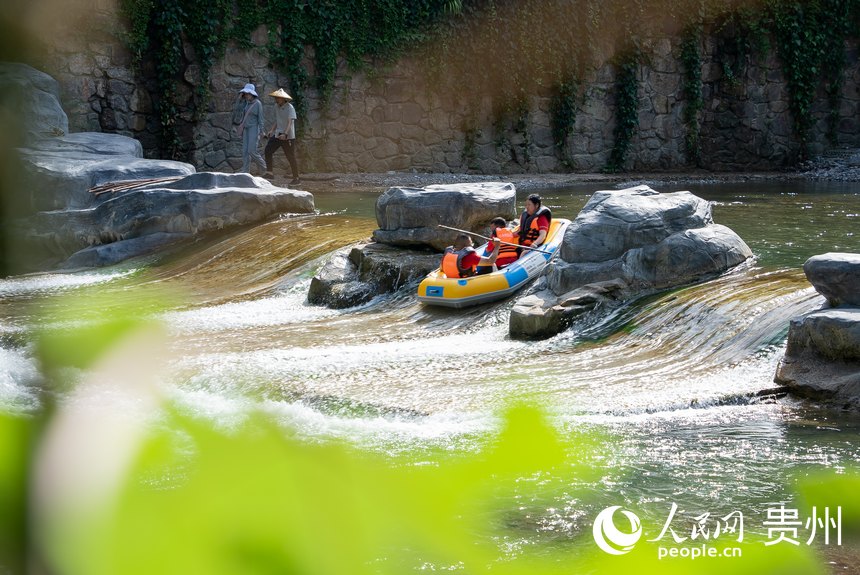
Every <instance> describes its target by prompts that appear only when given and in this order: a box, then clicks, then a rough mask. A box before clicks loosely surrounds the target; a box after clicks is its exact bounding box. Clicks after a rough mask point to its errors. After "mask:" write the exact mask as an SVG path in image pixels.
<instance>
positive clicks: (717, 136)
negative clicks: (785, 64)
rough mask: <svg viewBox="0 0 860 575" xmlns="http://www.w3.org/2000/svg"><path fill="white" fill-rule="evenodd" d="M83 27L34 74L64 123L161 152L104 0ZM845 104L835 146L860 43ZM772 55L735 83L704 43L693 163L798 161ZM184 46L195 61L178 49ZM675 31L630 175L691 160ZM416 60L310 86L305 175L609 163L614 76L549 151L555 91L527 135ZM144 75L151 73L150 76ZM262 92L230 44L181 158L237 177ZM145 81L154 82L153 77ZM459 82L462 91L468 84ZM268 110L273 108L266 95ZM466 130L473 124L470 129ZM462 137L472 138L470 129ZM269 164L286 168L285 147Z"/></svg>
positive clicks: (732, 165)
mask: <svg viewBox="0 0 860 575" xmlns="http://www.w3.org/2000/svg"><path fill="white" fill-rule="evenodd" d="M87 23H88V24H87V26H86V27H79V26H63V27H62V28H59V29H58V30H56V31H55V32H54V33H53V34H52V35H51V37H50V39H49V42H48V46H47V51H46V54H45V57H44V65H42V66H41V67H42V69H44V70H45V71H46V72H48V73H49V74H51V75H52V76H54V77H55V78H56V79H57V80H58V81H59V83H60V85H61V90H62V96H63V105H64V107H65V109H66V110H67V112H68V115H69V123H70V126H71V129H72V130H73V131H82V130H96V131H106V132H117V133H120V134H124V135H128V136H132V137H135V138H137V139H139V140H140V141H141V143H142V144H143V147H144V150H145V154H146V155H147V156H149V157H155V156H157V154H158V120H157V116H156V112H155V108H154V103H153V96H152V93H151V92H150V89H151V85H147V83H146V82H144V81H142V80H140V77H141V76H147V74H149V72H151V70H143V71H142V72H143V74H138V75H135V74H134V73H133V72H132V70H131V69H130V64H131V57H130V55H129V54H128V53H127V51H126V50H125V49H124V48H123V46H122V44H121V42H120V41H119V40H118V38H117V35H116V30H118V29H120V25H119V24H118V23H117V22H116V17H115V15H114V13H113V12H112V8H111V5H110V3H109V2H102V3H101V5H100V6H97V7H96V9H95V10H93V11H91V12H90V13H89V14H88V20H87ZM266 36H267V35H266V30H265V29H263V28H260V29H258V30H257V31H255V33H254V34H253V37H252V42H253V43H254V44H255V45H256V46H263V45H264V44H265V41H266ZM846 50H847V51H848V62H849V69H848V70H847V71H846V75H845V83H844V88H843V100H842V104H841V108H840V110H839V131H838V144H840V145H846V146H857V145H860V94H858V85H860V65H858V58H857V46H856V45H851V46H849V47H846ZM774 52H775V51H772V53H771V54H770V55H768V56H767V57H764V58H761V59H759V58H756V57H752V58H751V60H750V61H749V62H748V63H747V65H746V66H745V67H744V71H743V74H742V75H741V76H740V77H739V78H738V79H737V80H736V81H734V82H729V81H727V80H726V78H725V76H724V73H723V63H722V62H721V61H720V60H719V58H720V55H719V54H718V50H717V46H716V42H715V41H714V40H712V39H708V40H706V42H705V45H704V50H703V53H704V58H703V60H704V66H703V96H704V108H703V110H702V112H701V147H702V163H703V166H702V167H705V168H708V169H713V170H752V169H774V168H779V167H782V166H785V165H789V164H791V163H793V162H794V161H795V160H796V156H797V152H798V149H799V148H798V144H797V142H796V141H795V140H794V137H793V128H792V118H791V114H790V112H789V102H788V94H787V90H786V85H785V78H784V76H783V73H782V70H781V66H780V64H779V61H778V59H777V56H776V54H775V53H774ZM186 53H187V55H188V56H192V55H193V54H192V51H191V49H190V48H187V50H186ZM679 53H680V49H679V41H678V39H660V40H656V41H654V42H651V45H650V51H649V54H648V58H647V62H646V63H645V64H644V65H642V67H641V68H640V70H639V73H638V79H639V125H638V130H637V132H636V134H635V135H634V137H633V140H632V143H631V148H630V152H629V154H628V161H627V164H626V166H625V168H626V169H630V170H639V171H646V170H671V169H684V168H689V167H691V162H690V160H689V159H688V158H687V154H686V152H685V144H684V140H685V135H686V130H687V128H686V126H685V125H684V122H683V110H684V106H685V101H684V97H683V93H682V89H683V88H682V86H683V69H682V66H681V63H680V61H679ZM425 72H426V71H425V70H422V68H421V65H420V63H419V62H416V61H412V60H410V59H408V58H407V59H403V60H401V61H400V62H398V63H397V64H395V65H393V66H390V67H386V68H385V69H377V70H374V71H373V74H372V78H371V77H369V76H368V74H365V73H354V74H351V73H349V72H348V70H346V68H345V66H343V65H342V66H341V69H340V70H339V73H338V76H337V78H336V81H335V88H334V91H333V94H332V96H331V99H330V101H329V103H328V104H327V106H325V107H323V105H322V103H321V99H320V97H319V95H318V94H316V93H315V92H314V91H313V90H308V92H307V94H306V96H307V110H308V114H307V117H306V118H305V119H303V120H301V126H300V128H301V138H300V146H299V162H300V168H301V171H302V172H303V173H307V172H386V171H391V170H397V171H400V170H417V171H434V172H466V171H478V172H485V173H519V172H564V171H582V172H590V171H599V170H601V169H602V168H603V167H604V166H605V165H606V162H607V160H608V158H609V155H610V153H611V150H612V146H613V143H614V137H613V131H614V128H615V122H616V109H615V70H614V68H613V67H612V66H611V65H610V64H608V63H604V64H602V65H598V66H596V67H595V68H594V69H592V70H591V71H590V72H589V73H588V74H587V76H586V77H585V78H584V83H583V87H582V89H581V90H580V92H581V94H580V99H579V110H578V113H577V118H576V124H575V127H574V131H573V134H572V136H571V137H570V139H569V141H568V149H567V151H566V152H565V153H564V154H560V153H559V151H558V150H557V149H556V147H555V146H554V145H553V139H552V129H551V116H550V111H549V110H550V101H551V98H550V94H548V93H545V91H541V90H540V89H537V87H536V89H535V91H534V95H533V96H532V98H531V99H530V101H529V106H530V108H529V116H528V123H527V126H528V127H527V132H526V133H525V134H523V133H517V132H514V131H513V130H510V129H504V130H501V131H498V130H496V129H494V125H493V118H492V116H491V112H490V109H491V102H490V100H489V99H488V98H487V99H485V100H484V101H483V104H482V105H481V106H480V109H479V110H478V111H477V112H475V111H473V110H472V109H470V107H469V106H467V105H466V104H465V101H461V100H458V98H457V97H456V95H450V94H446V95H445V98H440V97H439V96H438V95H435V94H433V91H432V89H430V88H431V84H430V80H428V77H427V74H426V73H425ZM198 75H199V70H198V69H197V68H196V66H194V65H191V66H189V67H188V68H187V70H186V73H185V75H184V78H185V81H184V82H180V85H179V86H178V92H179V95H180V101H181V102H187V101H190V99H191V96H192V93H193V90H194V87H195V82H196V79H195V78H196V77H197V76H198ZM150 77H151V75H150ZM249 79H250V80H251V81H252V82H254V83H255V84H257V89H258V92H260V93H261V94H264V93H268V92H271V91H273V90H275V89H276V88H277V87H279V86H284V87H286V88H287V89H288V90H289V82H288V78H286V77H284V76H282V75H281V74H279V73H278V72H277V71H276V70H274V69H273V67H271V66H270V65H269V63H268V62H267V60H266V58H265V56H264V55H263V50H262V49H251V50H243V49H239V48H237V47H235V46H230V47H229V48H228V49H227V52H226V54H225V56H224V58H222V59H221V60H220V61H219V62H218V63H217V64H216V66H215V69H214V70H213V79H212V86H211V87H212V94H213V96H212V100H211V103H210V105H209V110H208V111H207V113H205V114H204V116H203V118H202V119H201V120H200V121H199V122H198V123H197V124H196V126H195V125H194V124H193V123H192V122H191V120H192V118H191V111H190V110H187V111H186V112H184V113H183V115H182V117H181V118H178V119H177V125H178V126H179V128H180V130H179V131H180V137H181V138H182V139H184V141H185V143H186V144H187V147H188V149H189V150H190V152H189V155H188V157H187V158H180V159H184V160H186V161H189V162H191V163H193V164H194V165H195V166H196V167H197V168H198V170H216V171H228V172H229V171H235V170H236V169H237V168H238V167H239V166H240V164H241V161H240V157H239V156H240V150H241V145H240V142H239V141H238V139H236V138H235V137H232V135H231V127H232V124H231V115H232V114H231V111H232V107H233V104H234V101H235V97H236V92H237V91H238V89H239V88H240V87H241V86H242V85H243V84H244V83H245V82H246V81H248V80H249ZM150 84H151V82H150ZM463 89H464V90H467V89H468V86H464V87H463ZM263 101H264V103H265V105H266V115H267V117H268V118H272V116H273V114H272V107H273V105H274V104H273V102H272V100H271V99H270V98H266V97H264V98H263ZM815 115H816V118H817V122H816V123H815V125H814V127H813V129H812V132H811V140H812V145H811V151H812V153H813V154H815V153H818V152H822V151H824V150H825V149H826V148H827V147H828V146H829V145H830V144H829V143H828V142H827V139H826V137H825V134H826V128H827V126H826V116H827V108H826V97H825V96H824V94H823V91H822V93H821V94H820V95H819V98H818V99H817V101H816V104H815ZM466 126H473V128H474V130H473V131H471V132H470V131H468V130H467V129H466V128H465V127H466ZM467 136H468V137H467ZM276 169H277V170H278V171H279V173H280V174H286V173H287V171H288V167H287V165H286V161H285V159H284V158H283V154H282V153H281V152H278V154H277V155H276Z"/></svg>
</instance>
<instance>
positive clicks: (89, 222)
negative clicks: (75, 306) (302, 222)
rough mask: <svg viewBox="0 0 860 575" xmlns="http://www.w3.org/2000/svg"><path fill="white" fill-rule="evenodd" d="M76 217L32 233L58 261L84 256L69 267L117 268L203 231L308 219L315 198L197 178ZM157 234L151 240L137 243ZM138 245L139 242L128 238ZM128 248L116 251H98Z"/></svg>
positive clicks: (144, 189) (107, 198) (39, 224)
mask: <svg viewBox="0 0 860 575" xmlns="http://www.w3.org/2000/svg"><path fill="white" fill-rule="evenodd" d="M98 202H99V203H98V204H97V205H96V206H94V207H91V208H89V209H85V210H74V211H73V212H70V213H67V212H42V213H40V214H38V215H37V216H35V217H34V218H31V219H30V220H29V222H28V223H29V226H30V229H31V230H32V231H31V233H32V234H34V235H35V236H37V237H38V238H39V241H40V242H41V243H42V245H43V247H45V248H47V249H49V250H52V251H53V252H54V253H55V255H56V256H57V257H68V256H70V255H71V254H73V253H74V252H78V251H79V250H86V251H85V252H84V253H82V254H79V255H76V256H74V257H72V259H70V260H69V262H67V264H66V266H71V267H79V266H81V265H88V264H93V265H98V264H107V263H114V262H115V261H119V260H120V259H124V258H123V257H122V256H123V255H125V256H126V257H130V256H133V255H139V254H140V253H143V252H145V251H151V250H153V249H155V248H156V247H158V246H159V245H164V244H167V243H173V242H174V241H176V240H177V239H181V238H183V237H190V236H193V235H197V234H200V233H204V232H209V231H213V230H220V229H225V228H230V227H235V226H241V225H246V224H250V223H254V222H259V221H263V220H265V219H267V218H269V217H271V216H273V215H275V214H283V213H309V212H312V211H313V210H314V202H313V196H312V195H311V194H310V193H308V192H304V191H299V190H290V189H286V188H278V187H275V186H273V185H272V184H271V183H269V182H268V181H266V180H264V179H262V178H255V177H253V176H250V175H248V174H215V173H206V172H202V173H198V174H193V175H190V176H186V177H184V178H181V179H179V180H176V181H173V182H167V183H164V182H162V183H152V184H149V185H144V186H140V187H137V188H134V189H132V190H127V191H123V192H118V193H115V194H103V195H102V196H100V197H99V199H98ZM145 236H152V237H151V238H150V239H149V240H147V241H141V240H139V238H143V237H145ZM133 239H138V241H135V242H129V241H128V240H133ZM115 242H126V243H124V244H122V245H121V246H120V245H118V246H114V247H112V248H109V249H108V248H97V249H93V248H94V247H96V246H104V245H106V244H111V243H115Z"/></svg>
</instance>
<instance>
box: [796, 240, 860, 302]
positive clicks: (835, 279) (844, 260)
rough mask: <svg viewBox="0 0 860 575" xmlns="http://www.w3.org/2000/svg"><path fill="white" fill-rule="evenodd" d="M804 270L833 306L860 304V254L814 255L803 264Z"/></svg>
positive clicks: (817, 289)
mask: <svg viewBox="0 0 860 575" xmlns="http://www.w3.org/2000/svg"><path fill="white" fill-rule="evenodd" d="M803 271H804V272H805V273H806V278H807V279H808V280H809V283H811V284H812V285H813V286H814V287H815V289H816V291H818V293H820V294H821V295H823V296H824V297H826V298H827V301H828V303H830V305H831V306H833V307H836V306H840V305H857V306H860V254H845V253H827V254H823V255H818V256H812V257H811V258H809V259H808V260H806V263H805V264H803Z"/></svg>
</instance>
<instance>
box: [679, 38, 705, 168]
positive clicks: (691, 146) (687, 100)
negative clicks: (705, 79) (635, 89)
mask: <svg viewBox="0 0 860 575" xmlns="http://www.w3.org/2000/svg"><path fill="white" fill-rule="evenodd" d="M701 43H702V27H701V25H699V24H697V25H694V26H690V27H689V28H688V29H687V30H686V32H685V33H684V35H683V39H682V40H681V66H682V67H683V69H684V80H683V85H682V90H683V92H684V104H685V106H684V124H685V125H686V126H687V134H686V136H685V138H684V142H685V144H686V147H687V155H688V158H689V159H690V160H691V161H692V162H693V163H694V164H695V165H697V166H699V165H701V161H702V147H701V143H700V141H699V112H700V111H701V110H702V106H703V105H704V100H703V99H702V56H701V54H700V52H699V46H700V45H701Z"/></svg>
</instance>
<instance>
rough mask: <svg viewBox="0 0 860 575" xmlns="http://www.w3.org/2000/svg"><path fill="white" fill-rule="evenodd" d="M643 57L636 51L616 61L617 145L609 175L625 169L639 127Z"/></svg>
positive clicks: (612, 155) (614, 149)
mask: <svg viewBox="0 0 860 575" xmlns="http://www.w3.org/2000/svg"><path fill="white" fill-rule="evenodd" d="M641 61H642V55H641V53H640V52H639V50H638V49H637V48H635V47H633V48H629V49H627V50H625V51H623V52H621V53H620V54H619V55H618V57H617V58H616V66H617V68H618V75H617V77H616V80H615V90H616V98H615V101H616V104H615V107H616V114H617V120H616V123H615V131H614V136H615V144H614V145H613V147H612V152H611V154H610V156H609V161H608V162H607V164H606V168H605V170H606V171H607V172H620V171H622V170H623V169H624V162H625V161H626V160H627V152H628V151H629V149H630V142H631V140H632V139H633V134H634V132H635V131H636V126H637V124H638V123H639V98H638V95H639V85H638V84H639V83H638V79H637V72H638V71H639V65H640V63H641Z"/></svg>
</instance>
